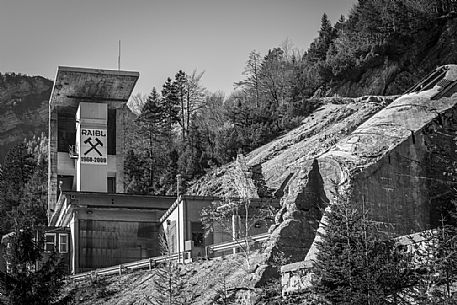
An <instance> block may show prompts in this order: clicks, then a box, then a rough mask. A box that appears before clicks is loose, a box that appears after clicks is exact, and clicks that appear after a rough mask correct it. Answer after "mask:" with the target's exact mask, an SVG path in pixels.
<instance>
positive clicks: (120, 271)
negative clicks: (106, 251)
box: [119, 265, 122, 275]
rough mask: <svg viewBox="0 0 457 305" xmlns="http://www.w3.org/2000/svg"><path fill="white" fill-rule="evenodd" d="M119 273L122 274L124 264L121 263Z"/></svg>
mask: <svg viewBox="0 0 457 305" xmlns="http://www.w3.org/2000/svg"><path fill="white" fill-rule="evenodd" d="M119 275H122V265H119Z"/></svg>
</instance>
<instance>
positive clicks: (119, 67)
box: [117, 39, 121, 71]
mask: <svg viewBox="0 0 457 305" xmlns="http://www.w3.org/2000/svg"><path fill="white" fill-rule="evenodd" d="M117 70H118V71H119V70H121V40H120V39H119V55H118V57H117Z"/></svg>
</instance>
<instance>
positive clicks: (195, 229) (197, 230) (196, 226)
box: [191, 222, 204, 247]
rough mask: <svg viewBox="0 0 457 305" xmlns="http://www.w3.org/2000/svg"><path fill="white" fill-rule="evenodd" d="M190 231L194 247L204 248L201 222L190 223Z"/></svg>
mask: <svg viewBox="0 0 457 305" xmlns="http://www.w3.org/2000/svg"><path fill="white" fill-rule="evenodd" d="M191 230H192V240H193V241H194V246H195V247H203V246H204V232H203V227H202V224H201V222H192V223H191Z"/></svg>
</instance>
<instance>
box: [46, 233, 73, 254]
mask: <svg viewBox="0 0 457 305" xmlns="http://www.w3.org/2000/svg"><path fill="white" fill-rule="evenodd" d="M57 237H58V239H57ZM57 245H58V248H57ZM56 250H58V252H59V253H68V234H66V233H45V234H44V251H45V252H54V251H56Z"/></svg>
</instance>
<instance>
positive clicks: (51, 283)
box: [0, 206, 63, 305]
mask: <svg viewBox="0 0 457 305" xmlns="http://www.w3.org/2000/svg"><path fill="white" fill-rule="evenodd" d="M10 217H11V220H12V222H13V223H14V225H13V232H11V233H10V234H9V236H8V237H7V240H8V247H7V249H6V261H7V262H8V265H9V272H8V273H0V291H1V292H2V294H3V295H4V296H5V298H6V304H9V305H22V304H28V305H29V304H30V305H49V304H54V303H55V302H57V300H58V297H59V293H60V289H61V287H62V286H63V268H61V266H60V263H59V258H58V257H57V254H56V253H53V254H52V255H51V256H50V257H49V258H48V259H47V260H46V261H44V262H43V265H42V266H41V268H39V269H37V263H38V262H39V261H41V260H42V252H43V226H40V225H38V224H37V222H36V218H35V216H34V214H33V210H30V209H27V207H26V206H21V208H20V209H15V210H14V211H13V212H12V213H11V215H10Z"/></svg>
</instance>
